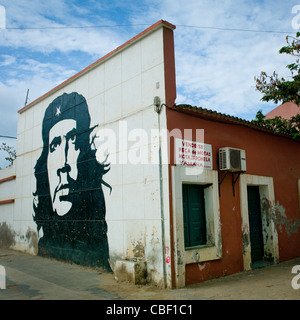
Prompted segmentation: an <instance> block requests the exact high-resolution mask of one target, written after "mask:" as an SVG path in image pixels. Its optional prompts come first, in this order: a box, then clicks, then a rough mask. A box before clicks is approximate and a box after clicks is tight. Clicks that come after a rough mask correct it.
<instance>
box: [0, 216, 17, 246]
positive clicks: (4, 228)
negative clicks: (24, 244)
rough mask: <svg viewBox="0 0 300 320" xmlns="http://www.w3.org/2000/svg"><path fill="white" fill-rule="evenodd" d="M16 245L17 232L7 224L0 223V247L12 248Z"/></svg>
mask: <svg viewBox="0 0 300 320" xmlns="http://www.w3.org/2000/svg"><path fill="white" fill-rule="evenodd" d="M15 244H16V242H15V232H14V231H13V230H12V229H11V228H10V227H9V226H8V225H7V223H6V222H3V223H0V247H2V248H10V247H12V246H14V245H15Z"/></svg>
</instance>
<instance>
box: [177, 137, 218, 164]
mask: <svg viewBox="0 0 300 320" xmlns="http://www.w3.org/2000/svg"><path fill="white" fill-rule="evenodd" d="M175 163H176V165H178V166H185V167H196V168H202V169H206V170H212V168H213V164H212V147H211V144H206V143H202V142H194V141H189V140H182V139H175Z"/></svg>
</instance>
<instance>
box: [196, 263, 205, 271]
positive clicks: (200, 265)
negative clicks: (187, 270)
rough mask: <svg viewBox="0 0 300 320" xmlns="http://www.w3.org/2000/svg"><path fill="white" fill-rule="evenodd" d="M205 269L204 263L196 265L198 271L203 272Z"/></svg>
mask: <svg viewBox="0 0 300 320" xmlns="http://www.w3.org/2000/svg"><path fill="white" fill-rule="evenodd" d="M205 267H206V264H205V263H198V268H199V270H200V271H203V270H204V269H205Z"/></svg>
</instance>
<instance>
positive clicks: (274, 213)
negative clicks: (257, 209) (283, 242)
mask: <svg viewBox="0 0 300 320" xmlns="http://www.w3.org/2000/svg"><path fill="white" fill-rule="evenodd" d="M261 208H262V211H263V212H264V213H265V216H266V221H267V225H269V224H270V222H271V221H273V223H274V228H277V227H278V229H279V231H280V232H282V227H283V226H284V227H285V230H286V233H287V235H288V236H291V234H292V233H297V232H298V228H300V220H299V219H288V218H287V215H286V213H285V208H284V207H283V206H282V205H281V204H279V202H278V201H277V203H272V202H271V201H269V200H268V199H267V198H266V197H264V198H263V199H262V202H261Z"/></svg>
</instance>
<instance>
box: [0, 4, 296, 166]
mask: <svg viewBox="0 0 300 320" xmlns="http://www.w3.org/2000/svg"><path fill="white" fill-rule="evenodd" d="M297 4H298V3H297V2H296V1H290V0H287V1H282V0H273V1H271V0H266V1H258V0H256V1H243V0H234V1H233V0H232V1H226V0H225V1H222V2H221V1H214V0H189V1H186V0H159V1H158V0H151V1H148V0H139V1H135V0H131V1H120V0H119V1H114V0H109V1H106V0H105V1H102V0H98V1H97V0H89V1H70V0H69V1H67V0H48V1H38V0H31V1H25V0H14V1H11V0H0V5H2V6H3V7H4V8H5V13H6V14H5V18H6V19H5V22H6V23H5V27H6V28H2V29H0V135H8V136H16V135H17V111H18V110H19V109H21V108H22V107H23V106H24V102H25V98H26V92H27V89H29V102H30V101H33V100H35V99H36V98H38V97H39V96H41V95H42V94H44V93H45V92H47V91H48V90H50V89H52V88H53V87H54V86H56V85H58V84H59V83H61V82H62V81H64V80H66V79H67V78H69V77H71V76H72V75H74V74H75V73H77V72H79V71H80V70H82V69H83V68H85V67H87V66H88V65H90V64H91V63H93V62H95V61H96V60H98V59H99V58H101V57H102V56H104V55H105V54H106V53H108V52H110V51H111V50H113V49H115V48H116V47H118V46H119V45H121V44H123V43H124V42H126V41H127V40H129V39H130V38H132V37H133V36H135V35H136V34H138V33H139V32H141V31H143V30H144V29H146V28H147V27H148V26H150V25H152V24H154V23H155V22H156V21H158V20H161V19H163V20H167V21H169V22H170V23H172V24H174V25H176V26H177V28H176V29H175V31H174V36H175V60H176V81H177V100H176V102H177V103H178V104H179V103H187V104H191V105H195V106H199V107H203V108H208V109H212V110H216V111H219V112H223V113H227V114H230V115H234V116H238V117H241V118H245V119H248V120H250V119H253V118H254V117H255V114H256V112H257V111H258V110H259V109H262V110H263V112H264V113H267V112H268V111H270V110H271V109H272V108H274V107H275V105H273V104H272V103H262V102H261V101H260V98H261V94H260V93H259V92H257V91H256V90H255V82H254V76H258V75H259V74H260V72H261V71H266V72H267V73H269V74H270V73H272V72H273V71H274V70H276V71H277V72H278V73H279V74H280V75H284V76H286V75H287V74H288V73H287V70H286V68H285V66H286V65H287V64H288V63H290V62H291V61H293V59H291V57H289V56H286V55H280V54H278V50H279V49H280V48H281V47H282V46H283V45H285V37H286V35H287V33H286V32H290V33H291V35H293V34H294V35H295V33H296V32H297V31H299V30H295V29H293V27H292V19H293V18H294V17H295V14H293V13H292V8H293V7H294V6H295V5H297ZM0 18H1V16H0ZM0 25H1V21H0ZM116 25H119V26H116ZM120 25H121V26H120ZM66 26H68V27H69V26H71V27H82V26H106V27H98V28H64V27H66ZM191 26H193V27H191ZM195 26H199V27H212V28H224V29H245V30H259V31H283V33H276V32H249V31H230V30H217V29H209V28H195ZM49 27H51V28H53V27H55V28H54V29H49ZM14 28H16V29H14ZM20 28H21V29H20ZM22 28H23V29H22ZM1 142H7V143H8V144H10V145H15V141H14V140H12V139H3V138H0V143H1ZM3 158H4V154H3V153H1V152H0V167H3V166H5V165H6V163H5V162H4V160H3Z"/></svg>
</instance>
